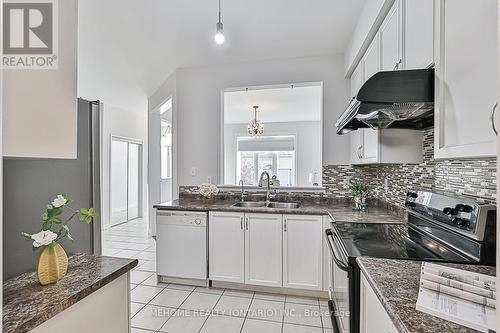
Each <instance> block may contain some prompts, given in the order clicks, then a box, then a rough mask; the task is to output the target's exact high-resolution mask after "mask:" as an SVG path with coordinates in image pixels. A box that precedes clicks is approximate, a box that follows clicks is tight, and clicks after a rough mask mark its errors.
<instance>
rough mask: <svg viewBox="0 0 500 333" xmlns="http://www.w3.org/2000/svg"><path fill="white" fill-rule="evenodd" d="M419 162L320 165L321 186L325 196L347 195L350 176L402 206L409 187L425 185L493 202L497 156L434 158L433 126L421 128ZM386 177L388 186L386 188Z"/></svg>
mask: <svg viewBox="0 0 500 333" xmlns="http://www.w3.org/2000/svg"><path fill="white" fill-rule="evenodd" d="M423 138H424V139H423V140H424V142H423V149H424V158H423V162H422V163H421V164H384V165H366V166H352V165H328V166H324V167H323V186H325V187H326V189H327V190H326V192H327V195H328V196H331V197H345V196H349V195H350V191H349V184H350V182H351V181H353V180H362V181H364V182H365V183H366V184H367V185H368V186H369V187H370V189H371V195H372V196H373V197H376V198H379V199H381V200H383V201H386V202H388V203H391V204H394V205H397V206H403V204H404V198H405V193H406V191H407V190H408V189H412V188H413V189H415V188H416V189H428V190H438V191H442V192H447V193H452V194H458V195H464V196H468V197H472V198H480V199H483V200H485V201H487V202H496V167H497V161H496V158H490V159H463V160H435V159H434V128H428V129H426V130H424V135H423ZM386 179H387V188H386V186H385V185H386Z"/></svg>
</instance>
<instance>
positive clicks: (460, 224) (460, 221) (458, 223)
mask: <svg viewBox="0 0 500 333" xmlns="http://www.w3.org/2000/svg"><path fill="white" fill-rule="evenodd" d="M451 222H452V223H453V224H454V225H456V226H458V227H468V226H469V221H467V220H466V219H461V218H459V217H455V218H454V219H453V220H451Z"/></svg>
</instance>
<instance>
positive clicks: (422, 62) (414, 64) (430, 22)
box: [403, 0, 434, 69]
mask: <svg viewBox="0 0 500 333" xmlns="http://www.w3.org/2000/svg"><path fill="white" fill-rule="evenodd" d="M404 7H405V9H404V12H405V15H404V17H403V20H404V27H405V29H404V38H403V44H404V57H403V58H404V61H405V68H406V69H419V68H428V67H430V66H431V65H432V64H433V63H434V0H406V1H405V6H404Z"/></svg>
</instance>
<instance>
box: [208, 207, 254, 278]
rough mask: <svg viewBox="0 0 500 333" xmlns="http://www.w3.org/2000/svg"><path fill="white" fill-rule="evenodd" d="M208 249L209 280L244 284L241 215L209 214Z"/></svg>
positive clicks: (243, 231)
mask: <svg viewBox="0 0 500 333" xmlns="http://www.w3.org/2000/svg"><path fill="white" fill-rule="evenodd" d="M208 248H209V249H208V260H209V263H210V265H209V272H208V277H209V279H210V280H214V281H225V282H235V283H244V282H245V230H244V214H243V213H223V212H210V214H209V228H208Z"/></svg>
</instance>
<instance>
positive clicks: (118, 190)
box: [110, 136, 143, 226]
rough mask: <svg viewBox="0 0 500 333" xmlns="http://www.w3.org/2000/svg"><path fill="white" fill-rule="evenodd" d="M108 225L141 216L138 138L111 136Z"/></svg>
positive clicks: (140, 143)
mask: <svg viewBox="0 0 500 333" xmlns="http://www.w3.org/2000/svg"><path fill="white" fill-rule="evenodd" d="M110 153H111V158H110V160H111V165H110V176H111V177H110V206H111V207H110V212H111V221H110V222H111V226H114V225H117V224H121V223H125V222H127V221H130V220H134V219H136V218H139V217H141V216H142V163H141V161H142V154H143V145H142V142H141V141H138V140H133V139H127V138H121V137H115V136H113V137H111V152H110Z"/></svg>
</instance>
